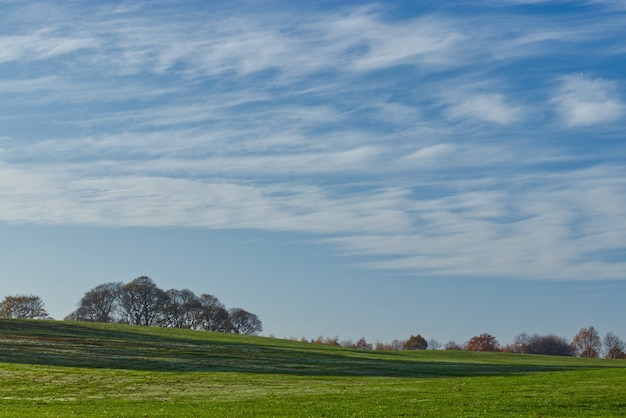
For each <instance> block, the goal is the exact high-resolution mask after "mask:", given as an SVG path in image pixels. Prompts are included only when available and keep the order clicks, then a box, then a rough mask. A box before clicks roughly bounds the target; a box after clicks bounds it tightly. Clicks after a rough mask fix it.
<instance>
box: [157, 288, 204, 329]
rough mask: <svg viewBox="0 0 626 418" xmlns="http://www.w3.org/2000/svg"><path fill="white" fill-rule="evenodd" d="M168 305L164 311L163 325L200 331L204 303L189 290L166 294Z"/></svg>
mask: <svg viewBox="0 0 626 418" xmlns="http://www.w3.org/2000/svg"><path fill="white" fill-rule="evenodd" d="M165 293H166V295H167V304H166V305H165V307H164V309H163V325H165V326H167V327H173V328H189V329H199V327H200V315H201V313H202V303H201V302H200V298H199V297H198V296H196V295H195V293H193V292H192V291H191V290H189V289H183V290H177V289H170V290H168V291H166V292H165Z"/></svg>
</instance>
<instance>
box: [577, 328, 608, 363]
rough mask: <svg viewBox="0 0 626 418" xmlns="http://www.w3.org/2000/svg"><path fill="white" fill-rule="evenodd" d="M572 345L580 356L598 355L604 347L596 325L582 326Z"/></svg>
mask: <svg viewBox="0 0 626 418" xmlns="http://www.w3.org/2000/svg"><path fill="white" fill-rule="evenodd" d="M572 346H573V347H574V349H575V350H576V354H577V355H578V356H580V357H598V356H599V355H600V350H601V349H602V341H601V340H600V335H599V334H598V331H596V329H595V328H594V327H591V326H590V327H588V328H581V329H580V331H578V334H576V335H575V336H574V339H573V340H572Z"/></svg>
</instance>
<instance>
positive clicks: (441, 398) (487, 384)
mask: <svg viewBox="0 0 626 418" xmlns="http://www.w3.org/2000/svg"><path fill="white" fill-rule="evenodd" d="M0 378H1V382H2V383H1V385H0V416H15V417H25V416H37V417H44V416H54V417H66V416H72V415H74V416H100V417H109V416H111V417H163V416H172V417H205V416H216V417H219V416H232V417H248V416H302V417H309V416H310V417H344V416H349V417H360V416H363V417H366V416H374V417H378V416H380V417H382V416H388V417H392V416H427V417H448V416H450V417H464V416H480V417H483V416H498V417H500V416H527V417H563V416H581V417H590V416H597V417H611V416H626V361H622V360H604V359H589V360H586V359H578V358H564V357H548V356H529V355H516V354H505V353H471V352H461V351H459V352H451V351H421V352H404V351H393V352H391V351H385V352H377V351H359V350H349V349H343V348H336V347H328V346H320V345H312V344H303V343H298V342H292V341H285V340H279V339H270V338H263V337H247V336H239V335H230V334H220V333H207V332H201V331H188V330H176V329H164V328H152V327H131V326H123V325H109V324H85V323H73V322H61V321H18V320H0Z"/></svg>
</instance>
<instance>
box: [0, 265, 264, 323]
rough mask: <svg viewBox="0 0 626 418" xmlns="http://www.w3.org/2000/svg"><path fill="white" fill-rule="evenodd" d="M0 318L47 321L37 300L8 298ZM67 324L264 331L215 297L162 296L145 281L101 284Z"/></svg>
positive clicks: (188, 293)
mask: <svg viewBox="0 0 626 418" xmlns="http://www.w3.org/2000/svg"><path fill="white" fill-rule="evenodd" d="M0 317H2V318H22V319H47V318H49V317H48V313H47V312H46V310H45V309H44V304H43V301H42V300H41V298H40V297H38V296H33V295H15V296H7V297H5V298H4V299H3V300H2V301H1V302H0ZM64 319H65V320H68V321H88V322H107V323H120V324H131V325H142V326H162V327H170V328H188V329H196V330H205V331H218V332H228V333H234V334H248V335H255V334H258V333H259V332H261V331H262V330H263V324H262V322H261V320H260V319H259V318H258V316H257V315H255V314H253V313H251V312H248V311H246V310H244V309H241V308H233V309H226V307H225V306H224V304H223V303H222V302H221V301H220V300H219V299H218V298H217V297H216V296H213V295H211V294H207V293H203V294H201V295H200V296H198V295H196V294H195V293H194V292H192V291H191V290H189V289H183V290H178V289H170V290H162V289H160V288H159V287H158V286H157V285H156V284H155V283H154V282H153V281H152V279H150V278H149V277H147V276H141V277H137V278H136V279H134V280H132V281H131V282H129V283H126V284H124V283H122V282H111V283H103V284H101V285H98V286H96V287H95V288H93V289H91V290H89V291H87V292H86V293H85V294H84V296H83V297H82V298H81V300H80V301H79V303H78V308H77V309H76V310H75V311H73V312H72V313H70V314H69V315H68V316H66V317H65V318H64Z"/></svg>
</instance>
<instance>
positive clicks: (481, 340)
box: [465, 333, 500, 351]
mask: <svg viewBox="0 0 626 418" xmlns="http://www.w3.org/2000/svg"><path fill="white" fill-rule="evenodd" d="M465 349H466V350H468V351H499V350H500V343H499V342H498V340H496V338H495V337H494V336H492V335H489V334H487V333H484V334H480V335H478V336H476V337H472V338H471V339H470V340H469V341H468V342H467V344H466V345H465Z"/></svg>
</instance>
